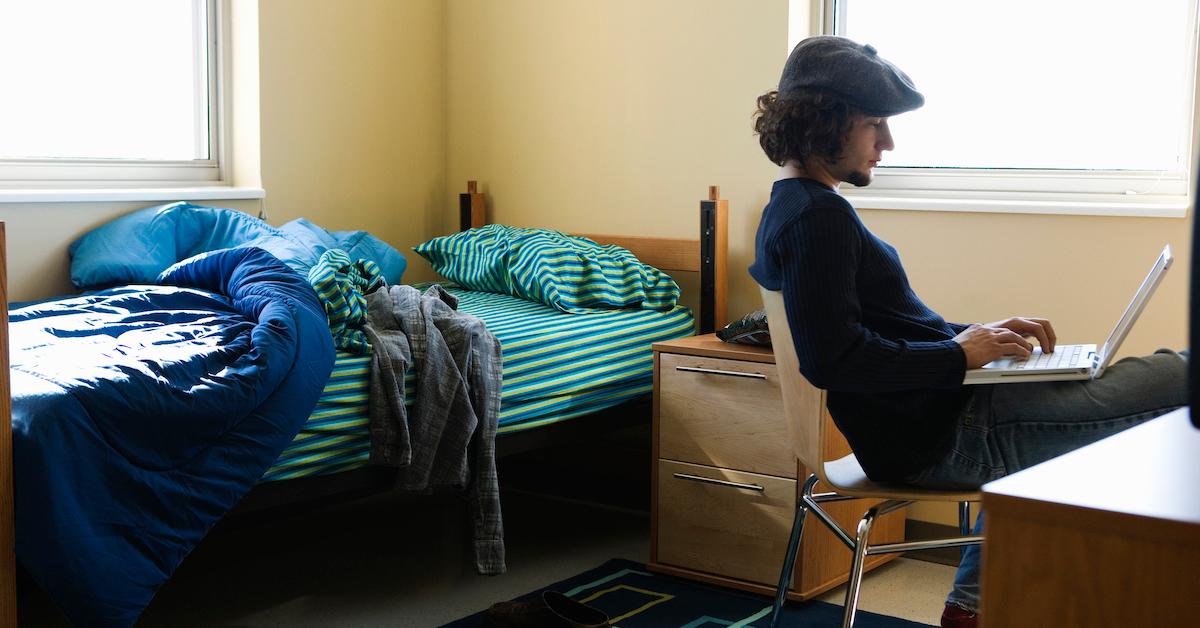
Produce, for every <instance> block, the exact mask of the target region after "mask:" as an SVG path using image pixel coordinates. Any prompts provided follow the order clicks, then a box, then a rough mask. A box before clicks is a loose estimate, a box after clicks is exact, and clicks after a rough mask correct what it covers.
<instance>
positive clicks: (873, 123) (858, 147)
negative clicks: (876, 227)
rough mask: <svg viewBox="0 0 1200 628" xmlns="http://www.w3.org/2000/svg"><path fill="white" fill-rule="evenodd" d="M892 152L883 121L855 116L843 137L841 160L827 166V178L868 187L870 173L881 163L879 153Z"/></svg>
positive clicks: (885, 121) (886, 126)
mask: <svg viewBox="0 0 1200 628" xmlns="http://www.w3.org/2000/svg"><path fill="white" fill-rule="evenodd" d="M893 148H895V144H893V143H892V131H891V129H889V128H888V119H887V118H880V117H874V116H856V117H855V119H854V124H853V126H851V127H850V132H849V133H848V134H847V135H846V141H845V143H844V145H843V150H842V158H841V159H838V160H837V161H835V162H833V163H832V164H830V167H829V171H830V174H832V175H833V176H835V177H837V179H838V180H839V181H845V182H846V183H850V184H853V185H857V186H859V187H864V186H867V185H870V184H871V179H872V177H873V174H872V172H871V171H872V169H873V168H875V166H877V165H879V161H880V160H881V159H883V151H885V150H892V149H893Z"/></svg>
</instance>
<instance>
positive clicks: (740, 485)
mask: <svg viewBox="0 0 1200 628" xmlns="http://www.w3.org/2000/svg"><path fill="white" fill-rule="evenodd" d="M675 477H676V479H680V480H691V481H693V482H704V483H706V484H717V485H720V486H729V487H732V488H744V489H746V490H748V491H758V492H760V493H761V492H762V491H763V490H765V489H763V487H761V486H759V485H757V484H743V483H741V482H730V481H729V480H714V479H713V478H706V477H704V476H702V475H692V474H690V473H676V474H675Z"/></svg>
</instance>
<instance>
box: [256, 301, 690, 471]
mask: <svg viewBox="0 0 1200 628" xmlns="http://www.w3.org/2000/svg"><path fill="white" fill-rule="evenodd" d="M447 291H448V292H450V293H451V294H453V295H454V296H456V297H458V299H459V309H460V310H462V311H465V312H469V313H471V314H474V315H475V316H478V317H479V318H481V319H483V321H484V322H485V323H486V324H487V327H488V330H490V331H491V332H492V333H493V334H495V335H496V337H497V338H499V339H500V345H501V348H502V352H503V356H504V380H503V385H502V394H501V405H500V428H499V430H498V432H497V433H498V437H499V438H503V437H504V435H505V434H510V433H513V432H519V431H522V430H527V429H531V428H536V427H539V426H543V425H549V424H551V423H557V422H559V421H564V420H567V419H571V418H573V417H577V416H580V415H584V414H590V413H592V412H596V411H598V410H602V409H604V408H608V407H611V406H615V405H617V404H620V403H622V402H625V401H629V400H631V399H635V398H638V397H641V396H644V395H648V394H650V391H651V390H652V388H653V354H652V352H651V351H650V345H651V343H655V342H660V341H663V340H669V339H671V338H679V337H682V336H690V335H691V334H692V314H691V312H690V310H688V309H687V308H684V307H676V308H675V309H673V310H671V311H668V312H658V311H654V310H643V309H617V310H595V311H593V312H590V313H587V314H569V313H566V312H562V311H560V310H558V309H555V308H553V307H550V306H547V305H543V304H539V303H533V302H530V301H525V300H523V299H520V298H517V297H513V296H508V295H503V294H494V293H490V292H474V291H469V290H463V289H460V288H448V289H447ZM369 381H370V358H369V357H366V356H356V355H352V354H349V353H344V352H338V356H337V363H336V365H335V366H334V372H333V376H332V377H330V380H329V383H328V384H327V385H326V387H325V391H324V392H323V393H322V395H321V399H320V401H319V402H318V403H317V408H316V409H315V410H314V411H313V414H312V417H311V418H310V419H309V421H308V423H307V424H306V425H305V426H304V428H303V429H301V431H300V434H299V435H297V436H296V439H295V441H293V443H292V445H291V446H290V447H289V448H288V449H287V450H286V451H284V453H283V455H282V456H280V458H279V460H278V461H277V462H276V463H275V465H274V466H273V467H271V469H270V470H268V471H267V473H266V475H264V476H263V479H264V480H280V479H288V478H295V477H302V476H308V475H317V474H323V473H335V472H337V471H343V470H346V469H351V468H354V467H359V466H363V465H365V464H366V463H367V458H368V453H369V451H370V441H369V436H368V433H367V388H368V383H369ZM414 383H415V375H414V374H413V373H412V371H411V370H410V372H409V374H408V376H407V377H406V386H405V387H406V388H407V389H408V392H409V395H408V400H409V401H408V403H410V404H411V403H412V401H413V400H412V391H413V390H414V388H413V384H414Z"/></svg>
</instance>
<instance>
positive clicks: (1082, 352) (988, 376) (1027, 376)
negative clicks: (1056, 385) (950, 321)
mask: <svg viewBox="0 0 1200 628" xmlns="http://www.w3.org/2000/svg"><path fill="white" fill-rule="evenodd" d="M1171 261H1172V257H1171V245H1169V244H1168V245H1166V246H1164V247H1163V250H1162V254H1160V255H1159V256H1158V259H1157V260H1156V261H1155V262H1154V266H1153V267H1152V268H1151V269H1150V274H1149V275H1146V279H1145V280H1143V281H1142V285H1141V287H1139V288H1138V291H1137V293H1136V294H1134V295H1133V301H1130V303H1129V306H1128V307H1126V308H1125V313H1124V314H1122V315H1121V319H1120V320H1119V321H1117V326H1116V327H1114V328H1113V330H1112V333H1111V334H1109V335H1108V340H1107V341H1105V343H1104V346H1103V347H1102V348H1101V349H1100V351H1099V352H1097V351H1096V345H1058V346H1056V347H1055V348H1054V353H1042V349H1041V347H1035V348H1034V350H1033V354H1032V355H1030V356H1029V357H1028V358H1025V359H1020V358H1002V359H999V360H995V361H993V362H989V363H987V364H985V365H983V367H982V368H977V369H968V370H967V375H966V377H965V378H963V383H964V384H1018V383H1024V382H1051V381H1062V380H1071V379H1097V378H1099V377H1100V376H1101V375H1103V374H1104V369H1105V368H1107V367H1108V363H1109V362H1111V361H1112V358H1113V356H1114V355H1116V353H1117V350H1118V349H1120V348H1121V342H1122V341H1124V340H1125V336H1126V335H1128V334H1129V330H1130V328H1132V327H1133V324H1134V323H1135V322H1136V321H1137V319H1138V316H1140V315H1141V313H1142V310H1143V309H1145V307H1146V303H1147V302H1148V301H1150V296H1151V295H1153V294H1154V289H1155V288H1157V287H1158V284H1159V283H1160V282H1161V281H1162V278H1163V275H1164V274H1166V272H1167V269H1168V268H1170V267H1171Z"/></svg>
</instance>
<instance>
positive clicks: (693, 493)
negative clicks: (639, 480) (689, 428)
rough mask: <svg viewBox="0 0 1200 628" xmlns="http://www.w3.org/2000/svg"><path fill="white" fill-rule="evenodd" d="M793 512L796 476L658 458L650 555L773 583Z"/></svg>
mask: <svg viewBox="0 0 1200 628" xmlns="http://www.w3.org/2000/svg"><path fill="white" fill-rule="evenodd" d="M706 480H708V481H706ZM713 481H716V482H722V483H721V484H718V483H714V482H713ZM725 483H733V484H741V485H746V488H741V487H739V486H735V485H731V484H725ZM795 512H796V482H795V481H794V480H785V479H782V478H776V477H771V476H766V475H758V474H754V473H742V472H738V471H730V470H727V469H715V468H712V467H705V466H700V465H694V464H684V463H681V462H672V461H670V460H659V461H658V502H657V517H658V519H657V521H658V539H657V544H656V550H655V560H656V562H659V563H662V564H666V565H673V566H676V567H683V568H685V569H694V570H697V571H704V572H708V573H713V574H720V575H722V576H726V577H731V578H737V579H741V580H746V581H749V582H758V583H762V584H769V585H774V584H775V583H777V582H778V580H779V568H780V566H781V564H782V561H783V555H784V553H785V552H786V550H787V542H788V535H789V534H790V533H791V526H792V517H793V515H795Z"/></svg>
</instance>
